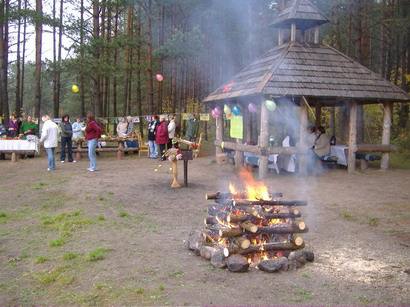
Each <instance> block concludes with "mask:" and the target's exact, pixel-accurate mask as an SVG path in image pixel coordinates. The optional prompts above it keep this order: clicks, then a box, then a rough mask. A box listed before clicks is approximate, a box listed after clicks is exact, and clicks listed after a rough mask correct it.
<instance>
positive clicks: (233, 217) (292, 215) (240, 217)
mask: <svg viewBox="0 0 410 307" xmlns="http://www.w3.org/2000/svg"><path fill="white" fill-rule="evenodd" d="M294 211H295V212H289V213H286V212H278V213H265V214H263V215H262V216H260V217H258V216H254V215H250V214H246V213H240V214H229V215H228V216H227V218H226V221H227V222H228V223H243V222H245V221H251V222H252V221H256V220H261V219H266V220H271V219H296V218H299V217H301V216H302V215H301V214H300V212H299V211H298V210H294ZM257 215H258V214H257Z"/></svg>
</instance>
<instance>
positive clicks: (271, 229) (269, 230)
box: [257, 224, 309, 234]
mask: <svg viewBox="0 0 410 307" xmlns="http://www.w3.org/2000/svg"><path fill="white" fill-rule="evenodd" d="M308 231H309V229H308V228H307V227H306V226H305V228H304V229H300V228H299V226H297V225H289V224H285V225H281V224H277V225H272V226H263V227H259V228H258V231H257V233H258V234H286V233H289V234H292V233H306V232H308Z"/></svg>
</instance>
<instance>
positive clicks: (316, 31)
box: [314, 27, 320, 45]
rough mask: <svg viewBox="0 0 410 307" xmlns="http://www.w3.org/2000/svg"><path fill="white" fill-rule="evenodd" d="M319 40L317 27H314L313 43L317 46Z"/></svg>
mask: <svg viewBox="0 0 410 307" xmlns="http://www.w3.org/2000/svg"><path fill="white" fill-rule="evenodd" d="M319 39H320V30H319V27H315V39H314V43H315V44H316V45H318V44H319Z"/></svg>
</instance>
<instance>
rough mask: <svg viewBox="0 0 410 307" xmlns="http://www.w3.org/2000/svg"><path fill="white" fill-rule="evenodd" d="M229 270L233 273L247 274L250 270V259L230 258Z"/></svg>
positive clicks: (242, 257) (236, 256) (239, 256)
mask: <svg viewBox="0 0 410 307" xmlns="http://www.w3.org/2000/svg"><path fill="white" fill-rule="evenodd" d="M226 264H227V266H228V270H229V271H231V272H236V273H240V272H246V271H248V269H249V263H248V259H247V258H246V257H244V256H241V255H232V256H229V257H228V259H227V260H226Z"/></svg>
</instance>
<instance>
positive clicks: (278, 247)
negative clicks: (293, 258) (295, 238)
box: [237, 242, 305, 255]
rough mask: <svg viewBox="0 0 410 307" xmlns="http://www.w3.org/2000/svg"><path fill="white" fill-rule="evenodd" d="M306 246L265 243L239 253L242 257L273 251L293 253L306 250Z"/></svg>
mask: <svg viewBox="0 0 410 307" xmlns="http://www.w3.org/2000/svg"><path fill="white" fill-rule="evenodd" d="M304 246H305V245H304V244H302V245H300V246H297V245H295V244H294V243H281V242H275V243H264V244H259V245H251V246H249V248H247V249H244V250H239V251H238V252H237V253H238V254H241V255H249V254H253V253H258V252H262V251H265V252H273V251H292V250H298V249H302V248H304Z"/></svg>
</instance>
